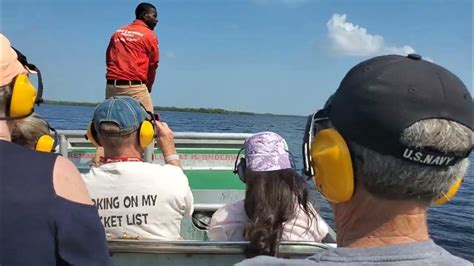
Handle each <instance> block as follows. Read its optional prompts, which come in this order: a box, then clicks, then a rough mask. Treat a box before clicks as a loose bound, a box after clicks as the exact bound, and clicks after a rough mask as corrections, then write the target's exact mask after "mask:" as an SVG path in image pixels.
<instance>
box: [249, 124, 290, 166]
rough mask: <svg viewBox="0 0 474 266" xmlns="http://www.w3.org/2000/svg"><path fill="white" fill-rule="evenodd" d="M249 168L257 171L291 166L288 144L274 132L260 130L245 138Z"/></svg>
mask: <svg viewBox="0 0 474 266" xmlns="http://www.w3.org/2000/svg"><path fill="white" fill-rule="evenodd" d="M244 147H245V161H246V165H247V168H248V169H250V170H251V171H255V172H264V171H275V170H281V169H289V168H292V167H291V163H290V157H289V152H288V145H287V144H286V141H285V139H284V138H282V137H281V136H280V135H278V134H276V133H273V132H260V133H257V134H255V135H253V136H251V137H249V138H247V139H246V140H245V144H244Z"/></svg>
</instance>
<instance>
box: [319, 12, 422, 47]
mask: <svg viewBox="0 0 474 266" xmlns="http://www.w3.org/2000/svg"><path fill="white" fill-rule="evenodd" d="M326 26H327V28H328V37H329V40H330V42H331V46H332V48H333V50H334V51H335V52H336V53H337V54H339V55H348V56H371V55H380V54H401V55H407V54H410V53H415V49H413V47H411V46H409V45H404V46H402V47H397V46H389V45H387V44H386V43H385V40H384V38H383V37H382V36H380V35H374V34H370V33H368V32H367V29H366V28H363V27H361V26H359V25H354V24H352V23H350V22H349V21H347V20H346V14H343V15H339V14H333V15H332V18H331V19H330V20H329V21H328V22H327V24H326Z"/></svg>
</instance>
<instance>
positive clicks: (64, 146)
mask: <svg viewBox="0 0 474 266" xmlns="http://www.w3.org/2000/svg"><path fill="white" fill-rule="evenodd" d="M59 153H61V155H62V156H63V157H66V158H67V157H68V154H67V153H68V141H67V138H66V136H65V135H64V134H61V135H60V139H59Z"/></svg>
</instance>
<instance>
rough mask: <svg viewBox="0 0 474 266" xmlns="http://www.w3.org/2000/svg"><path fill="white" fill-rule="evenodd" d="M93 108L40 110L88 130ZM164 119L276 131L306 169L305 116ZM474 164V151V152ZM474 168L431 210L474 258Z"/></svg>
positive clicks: (444, 239)
mask: <svg viewBox="0 0 474 266" xmlns="http://www.w3.org/2000/svg"><path fill="white" fill-rule="evenodd" d="M93 111H94V109H93V108H92V107H80V106H53V105H42V106H40V107H39V108H37V112H38V113H39V114H40V115H42V116H43V117H45V118H46V119H47V120H48V121H49V122H50V123H51V126H52V127H54V128H56V129H85V128H86V127H87V125H88V123H89V122H90V120H91V118H92V113H93ZM160 116H161V120H162V121H165V122H167V123H168V124H169V126H170V127H171V129H173V131H196V132H238V133H255V132H260V131H274V132H276V133H278V134H280V135H281V136H283V137H284V138H285V139H286V140H287V142H288V145H289V146H290V151H291V153H292V154H293V156H294V158H295V162H296V166H297V168H302V167H303V166H302V165H303V162H302V154H301V144H302V142H303V140H302V139H303V131H304V128H305V124H306V118H305V117H292V116H272V115H228V114H204V113H185V112H166V111H163V112H160ZM470 159H471V162H473V163H474V154H471V157H470ZM473 168H474V167H471V168H470V169H469V173H468V177H467V178H465V180H464V183H463V185H462V186H461V189H460V190H459V192H458V194H457V196H456V197H455V199H454V201H452V202H450V203H449V204H445V205H443V206H437V207H433V208H431V209H430V210H429V212H428V225H429V229H430V234H431V237H432V238H433V239H434V241H435V242H436V243H438V244H439V245H441V246H442V247H444V248H445V249H447V250H448V251H450V252H451V253H453V254H455V255H457V256H460V257H463V258H465V259H467V260H470V261H474V249H473V247H474V226H473V224H472V222H473V220H474V208H473V207H474V198H473V194H472V190H473V189H474V180H473V177H474V170H473ZM319 199H320V201H319V202H320V203H321V213H322V216H323V217H324V218H325V219H326V220H327V221H328V222H329V223H333V216H332V212H331V209H330V207H329V206H328V204H327V203H326V201H325V200H323V199H321V198H320V197H319Z"/></svg>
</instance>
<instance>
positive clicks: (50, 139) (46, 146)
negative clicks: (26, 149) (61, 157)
mask: <svg viewBox="0 0 474 266" xmlns="http://www.w3.org/2000/svg"><path fill="white" fill-rule="evenodd" d="M48 128H49V131H50V132H52V135H53V136H51V135H42V136H41V137H39V139H38V141H37V142H36V146H35V149H36V150H37V151H42V152H55V148H56V146H57V144H58V133H57V132H56V129H54V128H52V127H50V126H49V124H48Z"/></svg>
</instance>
